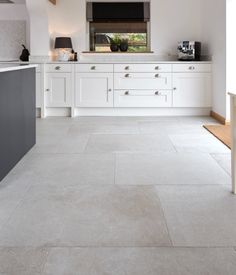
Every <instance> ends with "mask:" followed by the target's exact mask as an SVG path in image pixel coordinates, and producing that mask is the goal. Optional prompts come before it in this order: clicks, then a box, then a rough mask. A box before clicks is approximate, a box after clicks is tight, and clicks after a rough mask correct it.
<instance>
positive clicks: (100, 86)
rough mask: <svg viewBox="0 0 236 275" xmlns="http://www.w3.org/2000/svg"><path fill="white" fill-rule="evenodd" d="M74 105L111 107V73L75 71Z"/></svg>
mask: <svg viewBox="0 0 236 275" xmlns="http://www.w3.org/2000/svg"><path fill="white" fill-rule="evenodd" d="M75 100H76V107H113V74H112V73H103V74H101V73H77V74H76V84H75Z"/></svg>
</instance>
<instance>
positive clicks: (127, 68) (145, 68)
mask: <svg viewBox="0 0 236 275" xmlns="http://www.w3.org/2000/svg"><path fill="white" fill-rule="evenodd" d="M114 71H115V73H122V72H134V73H145V72H147V73H148V72H150V73H152V72H165V73H168V72H171V71H172V65H171V64H115V65H114Z"/></svg>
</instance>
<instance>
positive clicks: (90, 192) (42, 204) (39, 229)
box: [0, 185, 171, 247]
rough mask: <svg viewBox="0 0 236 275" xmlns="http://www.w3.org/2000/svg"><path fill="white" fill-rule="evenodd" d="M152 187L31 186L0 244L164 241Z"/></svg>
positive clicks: (152, 243)
mask: <svg viewBox="0 0 236 275" xmlns="http://www.w3.org/2000/svg"><path fill="white" fill-rule="evenodd" d="M169 245H171V240H170V238H169V235H168V230H167V227H166V223H165V219H164V216H163V213H162V208H161V205H160V203H159V200H158V198H157V196H156V194H155V192H154V188H153V187H118V186H108V185H107V186H99V187H95V186H79V187H77V188H75V187H64V188H61V187H57V186H52V185H50V186H47V185H37V186H34V187H32V188H31V190H30V191H29V192H28V194H27V197H26V198H25V200H24V202H23V203H22V204H21V205H20V206H19V207H18V208H17V210H16V211H15V212H14V214H13V215H12V216H11V218H10V219H9V220H8V222H7V223H6V224H5V225H4V227H3V228H2V229H1V230H0V246H7V247H20V246H23V247H24V246H34V247H37V246H169Z"/></svg>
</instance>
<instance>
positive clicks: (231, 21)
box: [226, 0, 236, 118]
mask: <svg viewBox="0 0 236 275" xmlns="http://www.w3.org/2000/svg"><path fill="white" fill-rule="evenodd" d="M235 15H236V1H235V0H227V32H226V33H227V58H226V60H227V92H234V93H236V77H235V64H236V52H235V49H236V35H235V26H236V16H235ZM226 111H227V118H229V117H230V100H229V96H227V110H226Z"/></svg>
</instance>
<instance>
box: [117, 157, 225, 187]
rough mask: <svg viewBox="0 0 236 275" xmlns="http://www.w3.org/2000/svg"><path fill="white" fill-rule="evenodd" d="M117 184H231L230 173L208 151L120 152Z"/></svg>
mask: <svg viewBox="0 0 236 275" xmlns="http://www.w3.org/2000/svg"><path fill="white" fill-rule="evenodd" d="M115 182H116V184H125V185H156V184H177V185H180V184H187V185H190V184H230V177H229V175H228V174H227V173H226V172H225V171H224V170H223V169H222V168H221V167H220V166H219V165H218V164H217V162H216V161H215V160H214V159H213V158H212V157H211V156H210V155H208V154H203V153H199V154H191V153H159V154H132V153H130V154H127V153H126V154H124V153H118V154H116V178H115Z"/></svg>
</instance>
